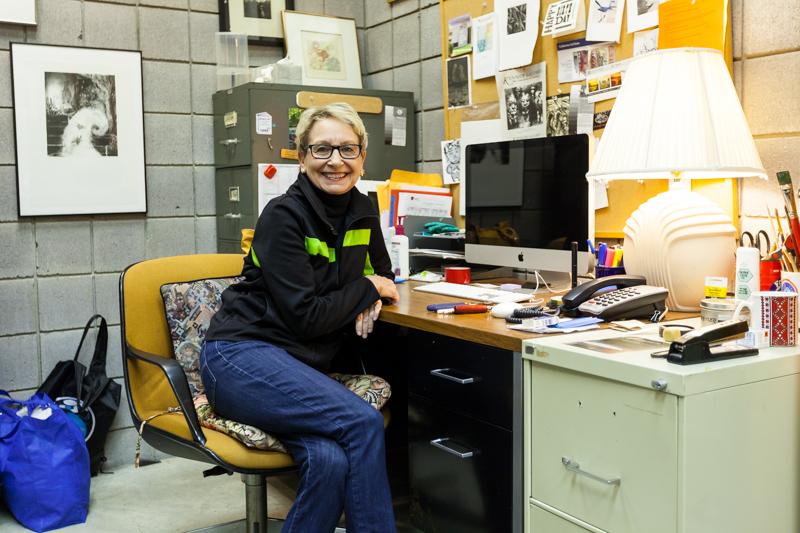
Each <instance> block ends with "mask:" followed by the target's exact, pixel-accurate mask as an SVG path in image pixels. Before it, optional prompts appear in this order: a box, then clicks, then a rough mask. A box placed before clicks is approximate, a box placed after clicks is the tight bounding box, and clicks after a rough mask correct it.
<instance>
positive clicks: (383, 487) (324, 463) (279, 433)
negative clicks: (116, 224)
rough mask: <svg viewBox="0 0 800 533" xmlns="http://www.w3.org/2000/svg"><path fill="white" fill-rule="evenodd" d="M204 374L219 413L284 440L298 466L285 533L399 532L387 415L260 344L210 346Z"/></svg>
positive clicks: (217, 343) (203, 364)
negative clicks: (338, 531) (342, 525)
mask: <svg viewBox="0 0 800 533" xmlns="http://www.w3.org/2000/svg"><path fill="white" fill-rule="evenodd" d="M200 372H201V376H202V379H203V384H204V385H205V388H206V395H207V396H208V400H209V401H210V402H211V405H212V406H213V407H214V410H215V411H216V412H217V413H218V414H219V415H220V416H223V417H225V418H229V419H231V420H236V421H237V422H242V423H245V424H248V425H251V426H255V427H257V428H262V429H264V430H265V431H267V432H269V433H272V434H273V435H275V436H276V437H278V438H279V439H280V440H281V441H282V442H283V443H284V444H285V445H286V448H287V449H288V450H289V453H290V454H291V455H292V458H293V459H294V460H295V462H296V463H298V464H299V465H300V485H299V487H298V490H297V497H296V498H295V502H294V505H293V506H292V509H291V510H290V511H289V515H288V516H287V517H286V523H285V524H284V526H283V530H282V531H283V532H284V533H289V532H297V533H317V532H319V533H324V532H329V531H333V530H334V529H335V527H336V523H337V522H338V520H339V516H340V515H341V512H342V510H343V509H344V511H345V516H346V521H347V531H348V533H367V532H375V533H393V532H395V531H396V529H395V523H394V513H393V511H392V498H391V494H390V492H389V481H388V478H387V475H386V457H385V455H386V454H385V450H384V441H383V416H382V415H381V414H380V413H379V412H378V411H376V410H375V409H374V408H373V407H371V406H370V405H369V404H368V403H367V402H365V401H364V400H362V399H361V398H359V397H358V396H356V395H355V394H353V393H352V392H351V391H349V390H347V389H346V388H345V387H343V386H342V385H341V384H339V383H338V382H336V381H334V380H332V379H331V378H329V377H328V376H326V375H325V374H322V373H321V372H318V371H317V370H314V369H313V368H311V367H310V366H308V365H306V364H304V363H302V362H300V361H298V360H297V359H295V358H294V357H292V356H291V355H289V353H287V352H286V351H285V350H283V349H281V348H278V347H276V346H273V345H271V344H268V343H266V342H261V341H238V342H229V341H208V342H206V343H205V344H204V345H203V350H202V352H201V354H200Z"/></svg>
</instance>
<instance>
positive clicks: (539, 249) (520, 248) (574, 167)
mask: <svg viewBox="0 0 800 533" xmlns="http://www.w3.org/2000/svg"><path fill="white" fill-rule="evenodd" d="M588 170H589V137H588V135H566V136H563V137H542V138H538V139H520V140H514V141H501V142H491V143H483V144H472V145H469V146H467V147H466V151H465V178H466V180H465V181H466V184H465V185H466V195H465V198H466V210H465V211H466V229H467V231H466V233H467V235H466V245H465V254H466V260H467V262H468V263H475V264H482V265H494V266H498V267H512V268H519V269H529V270H549V271H558V272H569V271H570V269H571V264H572V259H571V243H572V242H573V241H575V242H577V243H578V250H579V252H578V272H579V273H585V272H587V271H588V268H589V267H588V265H589V252H588V245H587V242H586V241H587V240H588V238H589V230H590V228H589V220H590V219H589V183H588V181H587V179H586V173H587V172H588Z"/></svg>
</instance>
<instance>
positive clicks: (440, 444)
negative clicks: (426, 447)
mask: <svg viewBox="0 0 800 533" xmlns="http://www.w3.org/2000/svg"><path fill="white" fill-rule="evenodd" d="M449 440H450V437H442V438H440V439H433V440H432V441H431V444H433V445H434V446H436V447H437V448H439V449H440V450H444V451H446V452H447V453H451V454H453V455H455V456H456V457H458V458H460V459H469V458H470V457H472V456H473V455H475V452H474V451H469V452H460V451H458V450H455V449H453V448H451V447H450V446H448V445H447V444H445V442H447V441H449Z"/></svg>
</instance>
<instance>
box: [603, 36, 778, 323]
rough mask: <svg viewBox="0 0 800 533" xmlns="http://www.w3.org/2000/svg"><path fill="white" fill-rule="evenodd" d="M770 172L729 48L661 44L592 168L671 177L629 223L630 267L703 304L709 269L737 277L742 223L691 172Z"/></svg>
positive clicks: (635, 71) (630, 80)
mask: <svg viewBox="0 0 800 533" xmlns="http://www.w3.org/2000/svg"><path fill="white" fill-rule="evenodd" d="M754 176H757V177H760V178H763V179H766V177H767V175H766V172H765V171H764V168H763V165H762V164H761V159H760V158H759V155H758V152H757V150H756V147H755V143H754V142H753V137H752V135H751V133H750V128H749V127H748V125H747V120H746V119H745V116H744V112H743V111H742V107H741V104H740V103H739V98H738V97H737V95H736V89H735V88H734V86H733V81H732V80H731V77H730V74H729V72H728V69H727V67H726V65H725V61H724V59H723V57H722V54H721V53H720V52H719V51H718V50H712V49H705V48H673V49H667V50H659V51H657V52H653V53H650V54H647V55H643V56H639V57H637V58H635V59H633V60H631V62H630V64H629V66H628V69H627V71H626V72H625V75H624V79H623V83H622V88H621V89H620V92H619V94H618V96H617V100H616V102H615V104H614V108H613V110H612V112H611V115H610V117H609V121H608V124H607V125H606V128H605V131H604V132H603V136H602V138H601V139H600V142H599V144H598V147H597V152H596V153H595V155H594V158H593V160H592V163H591V166H590V170H589V172H588V173H587V177H588V178H592V179H594V180H598V181H609V180H618V179H636V180H643V179H669V180H670V190H669V191H667V192H664V193H661V194H659V195H658V196H656V197H654V198H652V199H650V200H648V201H647V202H645V203H644V204H642V205H641V206H640V207H639V208H638V209H637V210H636V211H635V212H634V213H633V214H632V215H631V216H630V218H629V219H628V221H627V222H626V224H625V229H624V234H625V243H624V250H625V270H626V272H628V273H629V274H640V275H643V276H645V277H646V278H647V282H648V284H650V285H661V286H664V287H666V288H667V289H669V291H670V296H669V298H668V299H667V305H668V306H669V308H670V309H672V310H676V311H693V310H697V309H699V304H700V300H701V299H702V298H703V285H704V279H705V277H706V276H728V278H729V279H732V276H733V268H734V263H735V259H734V253H735V249H736V227H735V226H734V224H733V223H732V221H731V219H730V217H729V216H728V215H727V214H726V213H725V212H724V211H723V210H722V208H720V207H719V206H718V205H717V204H715V203H714V202H712V201H711V200H708V199H707V198H705V197H704V196H702V195H700V194H697V193H695V192H692V191H691V190H689V186H688V185H689V184H690V182H689V180H692V179H712V178H744V177H754Z"/></svg>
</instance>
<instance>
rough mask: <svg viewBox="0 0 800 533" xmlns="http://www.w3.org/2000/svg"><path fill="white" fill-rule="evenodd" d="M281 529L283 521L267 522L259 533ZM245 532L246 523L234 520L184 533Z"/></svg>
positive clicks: (276, 532) (278, 532)
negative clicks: (265, 528) (265, 526)
mask: <svg viewBox="0 0 800 533" xmlns="http://www.w3.org/2000/svg"><path fill="white" fill-rule="evenodd" d="M282 527H283V520H272V519H270V520H268V521H267V530H266V531H263V532H260V533H281V528H282ZM246 531H247V521H246V520H244V519H242V520H236V521H235V522H228V523H226V524H219V525H217V526H209V527H204V528H202V529H193V530H192V531H187V532H186V533H245V532H246ZM335 533H347V532H346V531H345V530H344V529H343V528H341V527H337V528H336V530H335Z"/></svg>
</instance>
